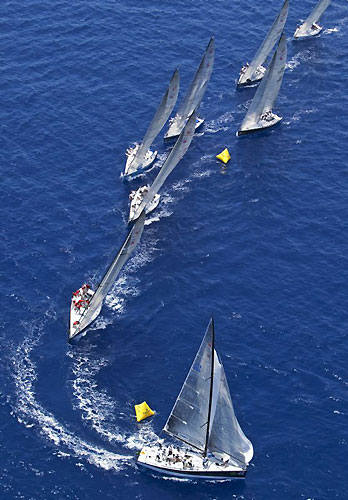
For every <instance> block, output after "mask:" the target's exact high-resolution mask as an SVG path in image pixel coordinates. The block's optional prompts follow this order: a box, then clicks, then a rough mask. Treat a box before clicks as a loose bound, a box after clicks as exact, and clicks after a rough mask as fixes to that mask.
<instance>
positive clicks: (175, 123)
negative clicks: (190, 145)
mask: <svg viewBox="0 0 348 500" xmlns="http://www.w3.org/2000/svg"><path fill="white" fill-rule="evenodd" d="M213 66H214V37H211V39H210V41H209V43H208V46H207V48H206V50H205V52H204V55H203V58H202V60H201V63H200V65H199V67H198V69H197V72H196V74H195V76H194V78H193V80H192V82H191V85H190V88H189V89H188V91H187V94H186V95H185V98H184V100H183V101H182V103H181V106H180V107H179V109H178V111H177V113H176V115H175V117H174V118H173V119H172V120H170V124H169V128H168V131H167V133H166V134H165V136H164V138H165V139H172V138H174V137H177V136H178V135H180V133H181V131H182V129H183V128H184V126H185V123H186V122H187V120H188V118H189V116H191V115H192V113H193V111H194V110H195V109H196V110H197V109H198V107H199V105H200V104H201V102H202V99H203V97H204V94H205V91H206V90H207V86H208V82H209V80H210V77H211V74H212V71H213ZM203 122H204V120H203V119H202V118H198V117H197V120H196V126H195V127H196V129H197V128H198V127H200V126H201V125H202V123H203Z"/></svg>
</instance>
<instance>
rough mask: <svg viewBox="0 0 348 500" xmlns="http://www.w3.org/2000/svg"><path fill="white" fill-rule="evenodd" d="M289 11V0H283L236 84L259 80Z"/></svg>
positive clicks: (250, 83)
mask: <svg viewBox="0 0 348 500" xmlns="http://www.w3.org/2000/svg"><path fill="white" fill-rule="evenodd" d="M288 11H289V0H285V2H284V4H283V7H282V9H281V11H280V12H279V14H278V16H277V17H276V18H275V20H274V23H273V24H272V26H271V28H270V30H269V31H268V33H267V35H266V38H265V39H264V41H263V42H262V44H261V46H260V48H259V50H258V51H257V53H256V54H255V56H254V59H253V60H252V61H251V63H250V64H248V63H246V64H245V65H244V66H243V67H242V69H241V71H240V76H239V80H238V83H237V86H245V85H252V84H254V83H256V82H259V81H260V80H261V79H262V78H263V76H264V74H265V72H266V68H265V67H264V66H263V64H264V62H265V61H266V59H267V57H268V56H269V54H270V52H271V51H272V49H273V47H274V46H275V44H276V43H277V40H278V39H279V37H280V35H281V33H282V32H283V29H284V26H285V23H286V19H287V17H288Z"/></svg>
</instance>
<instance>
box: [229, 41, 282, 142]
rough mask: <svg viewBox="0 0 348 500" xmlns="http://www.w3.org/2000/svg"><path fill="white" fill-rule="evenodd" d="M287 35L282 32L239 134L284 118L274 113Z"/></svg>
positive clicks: (269, 125)
mask: <svg viewBox="0 0 348 500" xmlns="http://www.w3.org/2000/svg"><path fill="white" fill-rule="evenodd" d="M286 56H287V50H286V37H285V33H283V34H282V36H281V37H280V40H279V44H278V47H277V50H276V52H275V53H274V55H273V57H272V61H271V63H270V65H269V66H268V68H267V71H266V74H265V76H264V78H263V79H262V82H261V83H260V86H259V88H258V89H257V91H256V93H255V95H254V98H253V100H252V101H251V104H250V106H249V109H248V111H247V114H246V115H245V118H244V120H243V122H242V125H241V127H240V130H238V132H237V136H240V135H243V134H248V133H249V132H256V131H259V130H264V129H267V128H269V127H273V125H275V124H276V123H278V122H279V121H280V120H281V119H282V118H281V117H280V116H278V115H276V114H275V113H273V111H272V108H273V106H274V103H275V101H276V99H277V96H278V93H279V89H280V86H281V83H282V80H283V75H284V70H285V65H286Z"/></svg>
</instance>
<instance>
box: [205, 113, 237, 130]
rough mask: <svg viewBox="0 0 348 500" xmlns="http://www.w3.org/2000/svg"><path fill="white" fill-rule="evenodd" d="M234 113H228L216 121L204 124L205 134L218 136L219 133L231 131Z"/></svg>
mask: <svg viewBox="0 0 348 500" xmlns="http://www.w3.org/2000/svg"><path fill="white" fill-rule="evenodd" d="M234 121H235V120H234V116H233V113H232V112H230V111H229V112H227V113H224V114H223V115H221V116H220V117H219V118H217V119H216V120H210V121H208V122H205V124H204V132H205V133H207V134H216V133H217V132H221V131H224V132H226V131H227V130H229V128H230V125H231V124H232V123H233V122H234Z"/></svg>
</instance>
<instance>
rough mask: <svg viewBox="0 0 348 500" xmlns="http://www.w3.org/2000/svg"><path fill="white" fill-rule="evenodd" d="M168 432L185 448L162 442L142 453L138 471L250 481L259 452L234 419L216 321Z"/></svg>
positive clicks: (184, 385)
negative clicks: (247, 478)
mask: <svg viewBox="0 0 348 500" xmlns="http://www.w3.org/2000/svg"><path fill="white" fill-rule="evenodd" d="M163 430H164V431H165V432H166V433H167V434H169V435H170V436H172V437H173V438H175V439H177V440H179V441H180V442H181V443H184V445H185V447H183V446H182V445H181V447H177V446H172V445H166V444H164V442H163V440H159V441H158V442H157V443H155V444H153V445H148V446H145V447H144V448H143V449H142V450H141V451H140V454H139V457H138V462H137V463H138V464H139V465H141V466H144V467H147V468H149V469H151V470H153V471H155V472H157V473H160V474H163V475H167V476H176V477H183V478H194V479H214V480H226V479H233V478H243V477H245V475H246V472H247V466H248V464H249V462H250V461H251V459H252V457H253V454H254V449H253V445H252V444H251V442H250V441H249V439H248V438H247V437H246V436H245V434H244V433H243V431H242V429H241V427H240V425H239V423H238V420H237V418H236V415H235V413H234V409H233V404H232V399H231V395H230V391H229V387H228V384H227V379H226V375H225V371H224V368H223V365H222V362H221V359H220V358H219V356H218V354H217V351H216V350H215V332H214V321H213V319H211V320H210V322H209V325H208V328H207V330H206V333H205V335H204V337H203V341H202V343H201V346H200V348H199V350H198V352H197V355H196V357H195V359H194V361H193V363H192V366H191V368H190V371H189V372H188V375H187V377H186V380H185V382H184V384H183V386H182V389H181V391H180V393H179V396H178V398H177V400H176V401H175V404H174V407H173V409H172V411H171V413H170V415H169V417H168V420H167V422H166V424H165V426H164V428H163ZM161 441H162V442H161Z"/></svg>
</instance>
